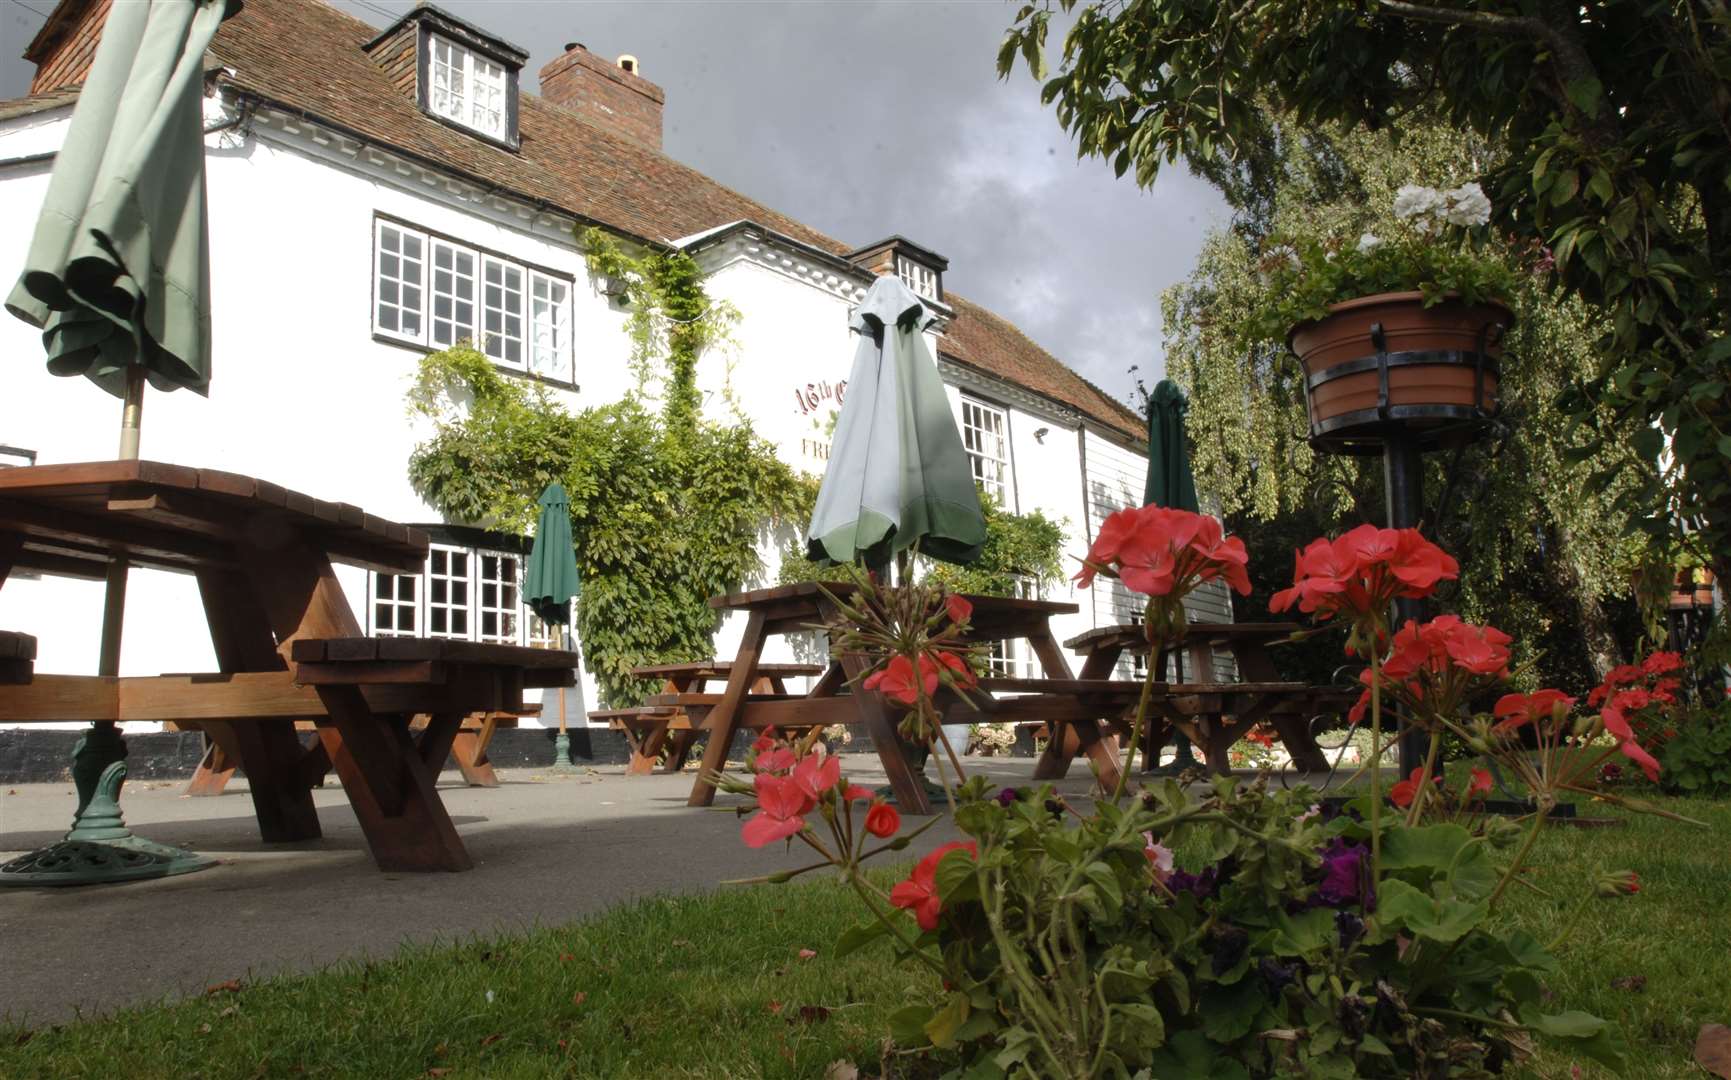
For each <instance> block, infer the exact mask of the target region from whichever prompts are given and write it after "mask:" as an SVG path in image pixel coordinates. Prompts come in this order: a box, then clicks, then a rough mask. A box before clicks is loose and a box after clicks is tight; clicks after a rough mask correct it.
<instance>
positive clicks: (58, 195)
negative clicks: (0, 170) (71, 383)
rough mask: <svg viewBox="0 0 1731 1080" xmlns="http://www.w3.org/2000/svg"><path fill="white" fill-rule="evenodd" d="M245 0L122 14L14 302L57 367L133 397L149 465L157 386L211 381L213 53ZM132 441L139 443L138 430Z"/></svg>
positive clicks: (123, 7)
mask: <svg viewBox="0 0 1731 1080" xmlns="http://www.w3.org/2000/svg"><path fill="white" fill-rule="evenodd" d="M239 8H240V4H239V3H238V2H237V0H145V2H137V0H134V2H131V3H124V4H115V5H114V6H113V7H112V8H111V9H110V11H109V13H108V19H107V22H106V23H105V24H104V25H103V28H102V40H101V44H99V45H98V46H97V49H96V57H95V60H94V61H93V62H92V64H91V68H90V75H89V78H87V79H86V80H85V83H84V86H83V88H82V90H80V92H79V95H78V105H77V107H76V108H75V109H74V110H73V113H72V123H71V125H70V127H69V128H68V130H67V134H66V141H65V143H64V144H63V145H62V146H61V148H60V151H59V153H58V155H57V156H56V159H55V163H54V175H53V177H52V178H51V179H50V180H49V183H48V194H47V197H46V198H45V199H44V200H43V204H42V213H41V216H40V217H39V218H38V219H37V222H36V232H35V236H34V238H33V239H32V240H31V243H30V251H29V253H28V255H27V256H26V257H25V261H24V273H23V274H22V276H21V277H20V278H19V280H18V284H17V285H16V286H15V287H14V288H13V290H12V292H11V295H9V296H8V297H7V299H6V308H7V310H9V311H11V312H12V313H13V314H14V315H16V316H18V317H19V318H21V319H23V320H24V321H26V322H28V323H31V324H32V325H34V326H38V327H40V328H41V329H42V343H43V346H44V348H45V349H46V350H47V353H48V370H49V371H52V372H53V373H54V374H56V375H84V376H87V377H88V378H89V379H90V380H91V381H93V382H95V383H96V384H97V385H98V386H100V387H102V388H103V389H104V390H107V391H108V392H109V393H111V394H114V395H116V396H117V397H123V398H125V400H126V409H125V412H124V414H123V415H124V419H123V433H122V449H121V455H120V456H121V457H123V458H129V457H137V456H138V447H137V420H138V411H139V409H140V407H141V405H142V394H143V384H144V382H145V380H146V379H148V380H149V382H150V384H151V385H152V386H155V387H156V388H157V389H158V390H173V389H176V388H178V387H187V388H188V389H191V390H194V391H196V392H198V393H200V394H202V393H205V392H206V389H207V387H208V386H209V384H210V267H209V259H208V244H207V239H206V219H205V197H204V122H203V111H202V105H203V99H204V52H205V49H206V47H207V46H209V45H210V42H211V39H212V38H213V37H215V36H216V29H217V26H218V25H219V24H220V23H221V22H222V20H223V19H225V18H227V17H228V16H229V15H230V14H232V13H233V12H234V11H237V10H239ZM128 431H130V438H129V437H128V434H127V432H128Z"/></svg>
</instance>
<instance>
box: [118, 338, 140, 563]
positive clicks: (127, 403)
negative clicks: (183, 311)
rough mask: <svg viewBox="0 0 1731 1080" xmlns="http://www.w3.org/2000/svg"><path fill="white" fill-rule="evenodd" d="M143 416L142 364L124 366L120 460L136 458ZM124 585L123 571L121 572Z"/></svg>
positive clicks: (133, 459)
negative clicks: (124, 386) (124, 387)
mask: <svg viewBox="0 0 1731 1080" xmlns="http://www.w3.org/2000/svg"><path fill="white" fill-rule="evenodd" d="M143 416H144V365H143V364H128V365H127V366H126V396H125V397H124V398H122V399H121V406H120V460H122V461H137V460H138V429H139V421H140V420H141V419H142V418H143ZM122 578H123V580H122V584H123V585H124V571H123V572H122Z"/></svg>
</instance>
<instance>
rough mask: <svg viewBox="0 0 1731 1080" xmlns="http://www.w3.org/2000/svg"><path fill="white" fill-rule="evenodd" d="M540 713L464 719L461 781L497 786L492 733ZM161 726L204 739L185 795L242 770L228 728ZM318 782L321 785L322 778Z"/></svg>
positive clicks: (419, 719)
mask: <svg viewBox="0 0 1731 1080" xmlns="http://www.w3.org/2000/svg"><path fill="white" fill-rule="evenodd" d="M540 711H541V704H540V703H539V702H527V701H526V702H524V703H523V708H522V711H521V712H478V713H470V714H469V715H468V716H465V717H464V718H463V723H462V726H460V727H459V728H458V729H457V738H456V740H455V741H454V742H452V743H451V760H452V761H454V762H456V765H457V769H458V771H459V772H461V773H462V774H463V780H464V782H465V783H467V784H468V785H469V786H470V787H489V788H490V787H498V786H499V775H498V773H496V772H494V771H493V763H492V761H491V760H490V759H489V758H488V757H487V747H488V746H489V745H490V744H491V743H492V741H493V734H494V733H495V732H496V731H498V729H500V728H514V727H516V726H517V722H518V720H520V719H521V718H522V717H524V716H533V715H536V714H538V713H539V712H540ZM430 720H431V717H429V716H428V715H427V714H426V713H418V714H416V715H415V717H414V718H413V719H412V720H410V721H409V730H410V731H413V732H417V733H418V732H419V731H421V730H422V729H423V728H425V727H426V726H427V724H428V722H429V721H430ZM164 727H165V728H166V729H167V730H169V731H196V732H198V733H200V734H202V735H203V736H204V740H205V746H204V756H203V757H202V758H200V759H199V762H198V767H197V768H195V769H194V770H193V773H192V778H191V779H190V780H188V781H187V782H186V791H185V794H187V795H193V796H198V797H201V798H205V797H210V796H215V795H221V794H222V793H223V791H224V790H225V789H226V788H227V787H228V782H229V781H230V780H231V779H233V778H234V774H235V772H236V771H237V770H239V771H244V770H241V769H240V749H239V747H237V746H236V745H235V742H234V737H233V736H232V735H231V734H230V732H229V728H228V725H226V724H205V723H201V722H199V721H197V720H171V721H169V722H168V723H166V724H165V725H164ZM295 730H296V731H298V732H300V733H301V734H302V735H305V734H307V733H309V732H316V731H317V730H318V725H317V724H316V723H314V722H312V721H310V720H297V721H295ZM324 765H325V770H324V771H325V772H326V773H328V772H329V771H330V762H329V761H328V760H327V761H325V762H324ZM320 779H321V782H322V779H323V778H322V776H321V778H320Z"/></svg>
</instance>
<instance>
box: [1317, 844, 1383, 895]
mask: <svg viewBox="0 0 1731 1080" xmlns="http://www.w3.org/2000/svg"><path fill="white" fill-rule="evenodd" d="M1369 859H1370V850H1369V849H1368V848H1366V847H1365V846H1364V845H1363V844H1353V843H1348V842H1347V841H1345V840H1343V839H1341V838H1340V837H1338V836H1337V837H1334V838H1333V839H1331V840H1330V841H1329V842H1328V846H1327V847H1325V848H1323V849H1322V884H1320V885H1318V886H1317V887H1316V898H1317V900H1319V901H1321V902H1322V903H1323V904H1326V905H1328V906H1329V907H1339V906H1340V905H1341V904H1346V903H1351V902H1353V901H1360V900H1365V899H1367V898H1368V896H1369V892H1370V882H1369V881H1368V880H1367V874H1368V869H1369Z"/></svg>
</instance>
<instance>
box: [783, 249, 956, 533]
mask: <svg viewBox="0 0 1731 1080" xmlns="http://www.w3.org/2000/svg"><path fill="white" fill-rule="evenodd" d="M931 320H932V315H931V313H930V312H929V311H927V310H926V306H925V305H924V304H923V303H921V302H920V298H919V297H918V296H916V295H914V292H913V290H912V289H909V288H908V287H907V286H906V285H904V284H902V282H901V280H900V279H899V278H897V277H895V276H894V275H885V276H882V277H879V278H878V279H877V281H876V282H875V283H873V285H872V287H871V289H870V291H868V292H867V293H866V296H865V299H864V300H863V301H861V302H860V305H859V308H858V310H856V311H855V312H854V315H853V319H852V322H851V324H850V325H851V327H852V329H853V331H854V332H855V333H857V334H859V347H858V350H857V351H856V352H855V353H854V362H853V372H852V374H851V375H850V376H849V378H848V384H847V399H846V400H845V401H844V402H843V403H842V407H841V415H840V416H838V417H837V418H836V425H835V438H834V440H833V442H832V444H831V449H830V458H829V467H828V468H827V469H825V470H824V476H823V486H822V488H821V489H819V491H818V495H817V507H816V509H815V510H814V511H813V512H812V516H811V528H810V530H809V532H808V534H807V536H808V539H807V541H806V546H807V557H808V558H811V559H813V560H815V561H818V562H838V563H847V562H855V561H864V562H866V563H867V564H868V565H883V564H885V563H887V562H888V561H889V559H890V556H892V555H894V554H896V553H898V552H902V551H906V550H907V549H909V548H910V547H912V546H913V545H914V544H915V543H916V542H917V543H918V544H919V550H920V552H921V554H924V555H929V556H931V557H933V558H935V559H943V560H944V561H946V562H954V563H964V564H965V563H970V562H972V561H973V560H974V559H976V558H978V557H979V554H980V548H981V547H982V546H983V545H984V544H985V542H986V518H985V512H984V510H982V509H981V507H980V496H979V491H978V489H977V488H976V487H975V486H974V473H973V469H972V467H971V466H970V464H969V462H968V453H967V450H966V449H964V448H963V446H962V436H961V433H960V432H959V431H957V430H956V420H955V417H954V416H953V415H951V413H950V402H949V398H948V397H947V396H946V395H945V393H944V383H943V380H942V379H941V378H939V377H938V369H937V364H936V363H935V362H934V361H933V360H932V355H931V351H930V350H929V349H927V348H926V341H925V334H924V331H925V328H926V327H927V326H928V325H929V324H930V323H931Z"/></svg>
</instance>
